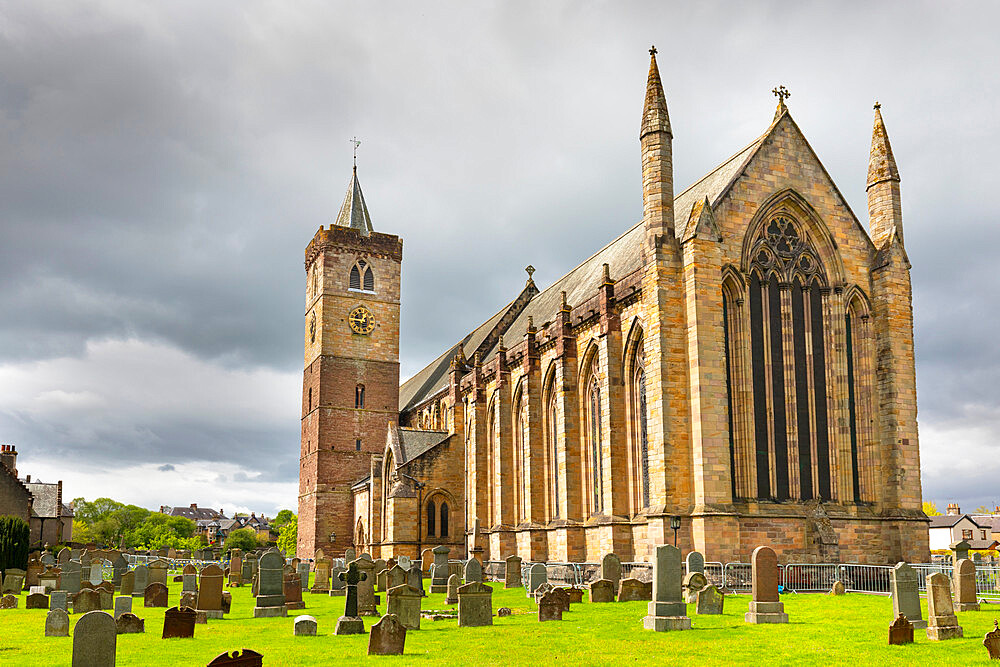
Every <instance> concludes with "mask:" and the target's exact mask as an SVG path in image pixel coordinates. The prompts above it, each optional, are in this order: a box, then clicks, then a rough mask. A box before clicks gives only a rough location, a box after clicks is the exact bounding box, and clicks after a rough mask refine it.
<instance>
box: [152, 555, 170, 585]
mask: <svg viewBox="0 0 1000 667" xmlns="http://www.w3.org/2000/svg"><path fill="white" fill-rule="evenodd" d="M149 583H150V584H154V583H160V584H163V585H164V586H165V585H166V584H167V561H165V560H162V559H157V560H154V561H153V562H152V563H150V564H149ZM148 585H149V584H147V586H148Z"/></svg>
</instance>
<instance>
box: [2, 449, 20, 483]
mask: <svg viewBox="0 0 1000 667" xmlns="http://www.w3.org/2000/svg"><path fill="white" fill-rule="evenodd" d="M0 465H2V466H3V467H5V468H7V470H9V471H10V472H11V474H12V475H14V477H17V449H16V448H15V447H14V445H0Z"/></svg>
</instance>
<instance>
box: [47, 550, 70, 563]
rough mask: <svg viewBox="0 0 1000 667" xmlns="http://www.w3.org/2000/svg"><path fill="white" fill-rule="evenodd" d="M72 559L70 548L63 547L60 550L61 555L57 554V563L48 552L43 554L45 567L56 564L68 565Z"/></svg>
mask: <svg viewBox="0 0 1000 667" xmlns="http://www.w3.org/2000/svg"><path fill="white" fill-rule="evenodd" d="M71 558H72V554H71V553H70V549H69V547H63V548H62V549H60V550H59V553H57V554H56V559H55V561H53V559H52V554H50V553H48V552H46V553H44V554H42V563H43V564H45V565H55V564H56V562H59V563H68V562H69V561H70V559H71Z"/></svg>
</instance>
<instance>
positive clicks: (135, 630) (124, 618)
mask: <svg viewBox="0 0 1000 667" xmlns="http://www.w3.org/2000/svg"><path fill="white" fill-rule="evenodd" d="M115 627H116V630H117V632H118V634H120V635H135V634H143V633H144V632H146V621H144V620H143V619H141V618H139V617H138V616H136V615H135V614H133V613H132V612H126V613H124V614H122V615H121V616H119V617H118V618H116V619H115Z"/></svg>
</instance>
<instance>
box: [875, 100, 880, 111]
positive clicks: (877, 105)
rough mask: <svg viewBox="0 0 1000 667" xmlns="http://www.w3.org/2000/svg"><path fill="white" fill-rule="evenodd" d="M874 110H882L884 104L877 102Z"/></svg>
mask: <svg viewBox="0 0 1000 667" xmlns="http://www.w3.org/2000/svg"><path fill="white" fill-rule="evenodd" d="M873 108H874V109H876V110H877V109H881V108H882V103H881V102H879V101H878V100H875V106H874V107H873Z"/></svg>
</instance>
